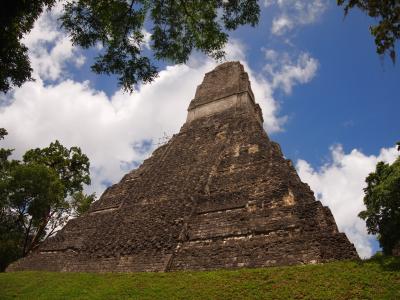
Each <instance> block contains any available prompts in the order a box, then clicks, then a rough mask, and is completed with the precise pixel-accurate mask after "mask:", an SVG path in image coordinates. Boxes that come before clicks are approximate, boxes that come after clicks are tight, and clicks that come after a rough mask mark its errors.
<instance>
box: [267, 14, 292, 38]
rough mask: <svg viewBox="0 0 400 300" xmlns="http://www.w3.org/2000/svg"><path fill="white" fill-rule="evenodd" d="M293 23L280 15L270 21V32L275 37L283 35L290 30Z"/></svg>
mask: <svg viewBox="0 0 400 300" xmlns="http://www.w3.org/2000/svg"><path fill="white" fill-rule="evenodd" d="M293 26H294V23H293V21H292V20H291V19H290V18H289V17H288V16H286V15H281V16H279V17H276V18H274V19H273V20H272V27H271V32H272V33H273V34H275V35H283V34H284V33H285V32H286V31H288V30H290V29H292V28H293Z"/></svg>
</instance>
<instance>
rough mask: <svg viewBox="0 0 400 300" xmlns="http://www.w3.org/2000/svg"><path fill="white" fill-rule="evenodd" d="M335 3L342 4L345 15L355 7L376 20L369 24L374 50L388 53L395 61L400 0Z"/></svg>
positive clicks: (363, 0) (352, 0)
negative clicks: (373, 23) (374, 23)
mask: <svg viewBox="0 0 400 300" xmlns="http://www.w3.org/2000/svg"><path fill="white" fill-rule="evenodd" d="M337 3H338V5H342V6H344V12H345V15H347V14H348V12H349V11H350V10H351V9H353V8H354V7H357V8H359V9H361V10H362V11H364V12H365V13H366V14H368V15H369V16H370V17H372V18H374V19H376V20H378V24H377V25H371V26H370V32H371V34H372V35H373V36H374V37H375V45H376V52H377V53H378V54H379V55H383V54H386V53H388V54H389V56H390V58H391V59H392V61H393V62H395V59H396V42H397V40H398V39H399V38H400V0H337Z"/></svg>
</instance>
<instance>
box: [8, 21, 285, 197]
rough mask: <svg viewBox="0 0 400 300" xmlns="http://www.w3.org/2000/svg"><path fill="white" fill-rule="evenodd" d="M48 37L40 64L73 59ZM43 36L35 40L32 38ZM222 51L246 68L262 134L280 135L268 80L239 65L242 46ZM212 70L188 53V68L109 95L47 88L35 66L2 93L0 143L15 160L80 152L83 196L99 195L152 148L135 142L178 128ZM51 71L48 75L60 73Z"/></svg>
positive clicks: (75, 86) (62, 83)
mask: <svg viewBox="0 0 400 300" xmlns="http://www.w3.org/2000/svg"><path fill="white" fill-rule="evenodd" d="M38 26H41V25H38ZM56 35H57V34H56ZM46 36H48V37H49V39H48V41H47V45H46V46H47V47H48V49H49V51H46V52H44V53H43V55H42V56H41V59H43V60H44V61H47V62H46V63H47V64H48V65H56V64H58V63H60V64H65V63H69V62H70V61H71V60H73V59H74V58H73V57H71V56H62V59H60V56H57V55H53V54H52V53H55V52H57V51H58V50H57V47H58V46H59V43H58V42H57V39H55V38H52V35H51V34H49V35H46ZM43 39H44V38H43ZM43 39H42V38H40V37H39V36H36V37H35V39H34V41H36V40H40V41H41V40H43ZM31 45H32V47H33V51H34V52H35V51H37V48H41V45H40V44H39V45H38V44H37V43H36V42H32V44H31ZM70 49H71V52H70V53H74V51H75V50H74V49H73V48H70ZM226 51H227V58H228V59H230V60H241V61H242V63H243V64H244V65H245V68H246V70H247V71H249V73H250V74H249V75H250V79H251V81H252V88H253V91H254V94H255V96H256V99H257V101H258V102H259V103H260V105H261V106H262V108H263V111H264V119H265V126H266V128H267V130H269V132H275V131H278V130H280V129H281V124H282V123H283V121H284V118H279V117H278V116H277V113H278V112H277V111H278V106H277V102H276V101H275V99H274V98H273V97H272V90H271V88H270V86H269V83H268V82H266V81H265V80H263V79H262V78H258V77H256V76H254V75H253V73H252V72H251V70H250V68H249V67H248V65H247V64H246V61H245V48H244V46H243V45H242V44H240V42H238V41H235V40H233V41H232V42H230V43H229V44H228V46H227V48H226ZM215 66H216V63H215V62H214V61H213V60H211V59H208V58H206V57H204V56H201V57H199V56H198V57H196V56H193V57H192V58H191V59H190V61H189V63H188V64H187V65H175V66H168V67H167V68H166V69H165V70H162V71H161V72H160V74H159V77H158V78H157V79H156V80H155V81H154V82H153V83H151V84H148V85H144V86H140V87H138V90H137V91H135V92H134V93H133V94H131V95H130V94H126V93H123V92H122V91H117V92H115V93H114V94H113V95H112V96H110V97H109V96H107V95H106V94H105V93H104V92H102V91H99V90H96V89H94V88H93V87H91V86H90V84H89V83H88V82H76V81H73V80H71V79H62V78H59V80H58V81H55V82H53V83H52V84H49V83H45V81H44V80H43V79H42V78H45V79H47V78H48V77H49V73H48V72H45V71H43V69H41V70H40V71H39V72H38V73H37V80H36V81H35V82H28V83H25V84H24V85H23V86H22V87H21V88H17V89H15V91H14V92H12V93H10V94H9V95H8V96H9V98H10V104H9V105H8V106H3V107H1V108H0V127H4V128H6V129H7V130H8V131H9V136H8V137H7V139H6V140H5V141H3V143H4V146H6V147H10V148H15V149H16V151H15V156H16V157H20V156H21V155H22V154H23V153H24V152H25V151H26V150H27V149H30V148H34V147H45V146H47V145H48V144H49V143H50V142H52V141H54V140H55V139H58V140H60V141H61V143H62V144H64V145H65V146H68V147H70V146H73V145H77V146H79V147H81V148H82V150H83V152H84V153H86V154H87V155H88V157H89V159H90V161H91V173H92V187H90V188H89V190H88V191H96V192H97V194H98V195H100V194H101V192H102V191H103V189H104V188H105V186H106V185H107V184H108V183H110V182H111V183H115V182H118V180H119V179H120V178H121V177H122V176H123V175H124V174H125V173H126V172H127V166H130V165H132V162H140V161H141V160H143V159H144V158H145V157H147V156H148V155H149V153H150V152H151V151H152V150H153V149H154V147H155V145H152V146H151V147H150V149H146V150H147V151H144V152H143V149H138V147H137V145H141V144H142V143H143V142H144V141H149V140H152V141H153V142H154V143H157V142H158V139H159V137H161V136H162V135H163V134H164V132H166V133H167V134H168V135H172V134H173V133H176V132H178V131H179V128H180V127H181V126H182V125H183V123H184V122H185V119H186V113H187V111H186V109H187V107H188V105H189V102H190V100H191V99H192V98H193V97H194V93H195V90H196V87H197V85H198V84H200V83H201V81H202V79H203V77H204V74H205V73H206V72H208V71H210V70H212V69H213V68H214V67H215ZM39 67H40V66H39ZM61 70H62V69H59V71H57V72H61ZM57 74H58V75H57V76H56V75H54V77H57V78H58V76H60V74H61V73H57ZM50 77H51V76H50ZM60 79H61V80H60Z"/></svg>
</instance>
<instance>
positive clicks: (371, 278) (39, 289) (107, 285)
mask: <svg viewBox="0 0 400 300" xmlns="http://www.w3.org/2000/svg"><path fill="white" fill-rule="evenodd" d="M0 299H224V300H229V299H400V258H394V257H386V258H383V257H377V258H374V259H371V260H367V261H360V262H357V261H342V262H334V263H328V264H320V265H306V266H292V267H273V268H263V269H239V270H232V271H227V270H218V271H209V272H171V273H104V274H94V273H51V272H15V273H0Z"/></svg>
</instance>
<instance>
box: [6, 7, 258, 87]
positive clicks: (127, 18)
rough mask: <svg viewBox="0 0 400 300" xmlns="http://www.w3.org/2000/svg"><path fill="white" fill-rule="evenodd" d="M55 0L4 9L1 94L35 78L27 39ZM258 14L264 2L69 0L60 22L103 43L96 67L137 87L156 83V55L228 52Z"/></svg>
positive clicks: (82, 37)
mask: <svg viewBox="0 0 400 300" xmlns="http://www.w3.org/2000/svg"><path fill="white" fill-rule="evenodd" d="M20 2H21V3H20ZM55 3H56V0H34V1H15V3H14V1H7V6H9V8H7V7H3V9H2V13H0V14H1V20H2V21H1V23H0V25H2V26H1V29H0V37H1V38H2V41H3V40H4V41H6V44H4V45H3V46H1V52H0V60H1V63H2V70H1V71H0V90H1V91H2V92H7V91H8V90H10V88H11V87H12V86H21V85H22V83H24V82H25V81H27V80H32V76H31V73H32V69H31V67H30V63H29V57H28V49H27V47H26V46H25V45H23V44H22V43H21V39H22V37H23V36H24V35H25V34H27V33H28V32H29V31H30V30H31V29H32V28H33V24H34V21H35V20H36V19H37V18H38V17H39V15H40V13H41V12H42V11H43V10H44V9H45V8H46V7H48V8H51V7H52V6H53V5H54V4H55ZM259 14H260V8H259V4H258V1H257V0H227V1H225V0H209V1H204V0H108V1H98V0H70V1H67V2H66V4H64V10H63V13H62V16H61V18H60V21H61V26H62V28H63V29H64V30H65V31H66V32H67V34H69V36H70V37H71V40H72V42H73V44H74V45H77V46H80V47H82V48H84V49H88V48H91V47H95V46H99V45H100V46H101V48H102V49H101V50H98V56H97V57H96V59H95V63H94V64H93V65H92V70H93V71H94V72H95V73H99V74H101V73H104V74H115V75H117V76H118V80H119V84H120V85H121V86H122V87H123V88H124V89H125V90H127V91H133V89H134V86H135V84H137V83H139V82H144V83H148V82H151V81H152V80H154V78H155V77H156V76H157V74H158V72H157V69H156V67H155V65H154V63H153V61H154V60H152V58H153V57H154V58H155V59H158V60H166V61H169V62H172V63H184V62H186V61H187V60H188V58H189V55H190V53H191V52H192V51H193V50H194V49H196V50H198V51H200V52H203V53H205V54H207V55H209V56H211V57H213V58H216V59H219V58H222V57H223V56H224V52H223V47H224V46H225V44H226V42H227V41H228V33H227V32H228V31H230V30H235V29H236V28H237V27H238V26H240V25H245V24H249V25H251V26H255V25H256V24H257V23H258V19H259ZM145 25H146V27H147V28H151V29H150V33H151V42H150V46H151V51H147V53H145V52H146V49H144V45H145V43H146V42H147V41H145V35H144V33H145V30H144V26H145ZM96 51H97V50H96ZM3 66H5V67H4V68H3Z"/></svg>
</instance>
